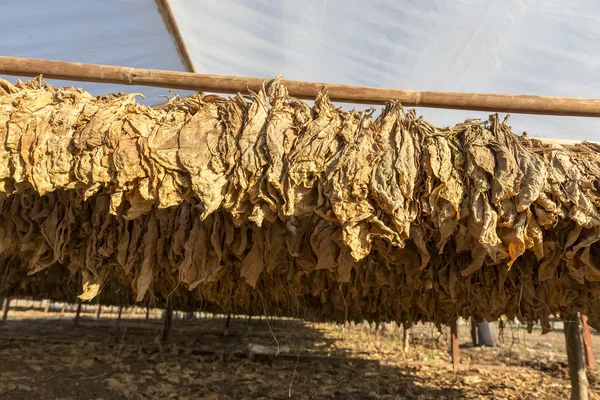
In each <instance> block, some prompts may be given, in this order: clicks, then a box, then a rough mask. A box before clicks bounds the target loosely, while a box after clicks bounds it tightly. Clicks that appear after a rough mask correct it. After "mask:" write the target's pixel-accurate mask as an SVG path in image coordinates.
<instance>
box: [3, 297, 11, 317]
mask: <svg viewBox="0 0 600 400" xmlns="http://www.w3.org/2000/svg"><path fill="white" fill-rule="evenodd" d="M8 310H10V296H6V297H5V298H4V301H3V302H2V321H6V320H7V319H8Z"/></svg>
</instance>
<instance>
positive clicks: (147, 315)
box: [146, 306, 150, 321]
mask: <svg viewBox="0 0 600 400" xmlns="http://www.w3.org/2000/svg"><path fill="white" fill-rule="evenodd" d="M149 319H150V306H146V321H148V320H149Z"/></svg>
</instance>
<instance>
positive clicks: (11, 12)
mask: <svg viewBox="0 0 600 400" xmlns="http://www.w3.org/2000/svg"><path fill="white" fill-rule="evenodd" d="M169 2H170V4H171V7H172V9H173V13H174V15H175V18H176V20H177V24H178V25H179V28H180V30H181V32H182V36H183V39H184V41H185V43H186V46H187V48H188V50H189V52H190V54H191V57H192V61H193V64H194V67H195V69H196V71H197V72H200V73H212V74H226V75H241V76H253V77H264V78H273V77H275V76H276V75H278V74H280V73H281V74H283V76H284V78H286V79H296V80H307V81H319V82H330V83H345V84H357V85H369V86H377V87H395V88H401V89H414V90H432V91H465V92H492V93H517V94H534V95H550V96H569V97H590V98H593V97H600V74H599V73H598V71H600V52H599V51H598V49H600V2H599V1H597V0H570V1H564V0H560V1H557V0H388V1H384V0H372V1H364V0H363V1H361V0H303V1H297V0H280V1H267V0H263V1H261V0H219V1H214V0H169ZM0 34H1V35H2V36H1V37H2V40H1V41H0V54H3V55H12V56H25V57H38V58H49V59H60V60H68V61H80V62H91V63H101V64H111V65H123V66H131V67H140V68H156V69H170V70H179V71H182V70H184V66H183V64H182V62H181V60H180V58H179V55H178V54H177V51H176V49H175V46H174V42H173V39H172V38H171V37H170V35H169V34H168V32H167V30H166V28H165V26H164V23H163V21H162V18H161V16H160V15H159V13H158V12H157V9H156V4H155V2H154V1H153V0H109V1H95V0H53V2H52V6H51V7H49V6H48V3H47V2H46V1H45V0H20V1H13V2H9V1H5V2H0ZM11 79H12V78H11ZM53 83H54V82H53ZM56 83H57V84H61V85H62V84H66V83H65V82H56ZM74 85H75V86H80V87H84V89H86V90H88V91H90V92H92V93H94V94H104V93H108V92H112V91H127V92H141V93H143V94H145V95H146V96H147V98H146V100H144V102H146V103H147V104H153V103H157V102H162V101H163V100H164V99H160V98H159V97H158V96H159V95H169V92H168V91H167V90H166V89H160V88H139V87H123V86H121V87H119V86H117V85H102V84H89V83H75V84H74ZM181 94H182V95H186V94H188V92H181ZM348 107H351V105H350V106H345V108H348ZM357 107H360V108H364V106H357ZM418 112H419V113H420V114H422V115H423V116H425V118H426V119H428V120H429V121H431V122H433V123H435V124H437V125H440V126H444V125H450V124H454V123H457V122H461V121H463V120H465V119H466V118H468V117H480V118H487V115H488V114H489V113H481V112H472V111H454V110H436V109H426V108H421V109H418ZM510 123H511V125H512V126H513V129H514V131H515V132H516V133H521V132H523V131H527V132H528V134H529V135H530V136H536V137H552V138H568V139H586V140H597V141H600V120H598V119H593V118H579V117H549V116H531V115H517V114H514V115H512V116H511V119H510Z"/></svg>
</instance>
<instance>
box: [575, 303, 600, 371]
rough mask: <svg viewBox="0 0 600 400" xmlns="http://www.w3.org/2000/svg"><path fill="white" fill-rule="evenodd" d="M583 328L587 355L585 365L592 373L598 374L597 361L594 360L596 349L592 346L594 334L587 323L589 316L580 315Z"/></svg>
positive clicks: (584, 347)
mask: <svg viewBox="0 0 600 400" xmlns="http://www.w3.org/2000/svg"><path fill="white" fill-rule="evenodd" d="M579 317H580V319H581V327H582V328H583V351H584V354H585V365H586V367H587V369H588V371H590V372H591V373H594V372H596V359H594V349H593V346H592V332H591V330H590V326H589V325H588V323H587V316H585V315H583V314H580V316H579Z"/></svg>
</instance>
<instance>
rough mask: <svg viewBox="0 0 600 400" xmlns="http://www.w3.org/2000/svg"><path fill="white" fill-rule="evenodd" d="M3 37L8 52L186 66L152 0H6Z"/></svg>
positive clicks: (106, 87)
mask: <svg viewBox="0 0 600 400" xmlns="http://www.w3.org/2000/svg"><path fill="white" fill-rule="evenodd" d="M0 38H1V39H0V54H2V55H7V56H14V57H33V58H43V59H52V60H62V61H76V62H84V63H95V64H108V65H120V66H128V67H137V68H152V69H167V70H178V71H185V67H184V65H183V63H182V61H181V58H180V56H179V54H178V52H177V49H176V46H175V42H174V40H173V38H172V36H171V35H170V34H169V32H168V31H167V28H166V26H165V23H164V21H163V19H162V17H161V15H160V13H159V12H158V8H157V5H156V2H155V1H153V0H102V1H99V0H52V1H48V0H18V1H17V0H11V1H9V0H4V1H0ZM4 78H5V79H8V80H10V81H11V82H16V80H17V78H15V77H4ZM22 79H27V80H28V79H30V78H22ZM49 82H51V83H52V84H55V85H60V86H66V85H73V86H76V87H82V88H84V89H85V90H87V91H89V92H90V93H93V94H107V93H111V92H119V91H122V92H128V93H133V92H139V93H142V94H144V95H145V96H146V99H145V100H143V102H144V103H147V104H155V103H160V102H163V101H165V99H161V98H159V97H158V96H159V95H169V96H171V94H170V93H169V91H168V90H167V89H162V88H151V87H139V86H123V85H111V84H101V83H88V82H65V81H59V80H49ZM182 93H183V94H186V93H184V92H182Z"/></svg>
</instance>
